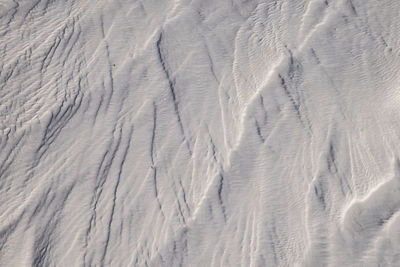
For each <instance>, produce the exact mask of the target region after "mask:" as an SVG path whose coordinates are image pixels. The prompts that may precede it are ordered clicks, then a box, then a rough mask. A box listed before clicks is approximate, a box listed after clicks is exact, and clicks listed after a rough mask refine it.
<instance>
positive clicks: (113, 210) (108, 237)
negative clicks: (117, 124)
mask: <svg viewBox="0 0 400 267" xmlns="http://www.w3.org/2000/svg"><path fill="white" fill-rule="evenodd" d="M132 134H133V127H131V129H130V132H129V136H128V138H127V146H126V148H125V150H124V152H123V155H122V160H121V163H120V166H119V172H118V177H117V181H116V183H115V186H114V190H113V204H112V207H111V214H110V220H109V222H108V229H107V239H106V244H105V246H104V252H103V255H102V258H101V265H102V266H104V260H105V257H106V255H107V250H108V245H109V243H110V236H111V225H112V222H113V219H114V214H115V206H116V203H117V193H118V188H119V185H120V182H121V175H122V170H123V168H124V164H125V161H126V157H127V155H128V152H129V148H130V145H131V139H132ZM121 139H122V128H121V129H120V140H121ZM118 147H119V144H118Z"/></svg>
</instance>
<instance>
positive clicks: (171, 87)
mask: <svg viewBox="0 0 400 267" xmlns="http://www.w3.org/2000/svg"><path fill="white" fill-rule="evenodd" d="M162 39H163V35H162V33H160V36H159V38H158V40H157V42H156V47H157V54H158V59H159V61H160V63H161V67H162V70H163V72H164V74H165V77H166V78H167V80H168V85H169V90H170V93H171V96H172V101H173V103H174V111H175V115H176V117H177V120H178V124H179V129H180V131H181V134H182V136H183V142H184V143H185V144H186V147H187V149H188V151H189V154H190V156H192V154H193V153H192V150H191V148H190V146H189V143H188V141H187V138H186V134H185V129H184V127H183V124H182V120H181V115H180V111H179V104H178V100H177V99H176V90H175V81H174V80H173V79H172V78H171V75H170V73H169V70H168V68H167V66H166V62H165V57H164V55H163V53H162V52H161V50H162Z"/></svg>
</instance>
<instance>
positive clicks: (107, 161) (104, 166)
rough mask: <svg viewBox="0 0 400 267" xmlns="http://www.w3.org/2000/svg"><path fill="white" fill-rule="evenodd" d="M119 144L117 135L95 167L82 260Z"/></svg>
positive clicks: (85, 255)
mask: <svg viewBox="0 0 400 267" xmlns="http://www.w3.org/2000/svg"><path fill="white" fill-rule="evenodd" d="M115 130H116V126H114V130H113V132H115ZM120 144H121V136H119V137H118V140H117V144H115V145H114V146H113V142H111V144H110V146H109V148H108V149H107V150H106V151H105V153H104V155H103V157H102V159H101V161H100V165H99V168H98V169H97V173H96V178H97V179H98V181H97V184H96V187H95V188H94V193H93V197H92V200H91V207H92V216H91V217H90V220H89V225H88V228H87V230H86V235H85V244H84V248H85V249H84V251H85V253H84V255H83V262H86V257H87V252H88V250H87V247H88V246H89V240H90V238H91V235H92V229H93V228H94V227H96V220H97V206H98V202H99V200H100V197H101V195H102V193H103V188H104V184H105V183H106V181H107V177H108V173H109V172H110V169H111V165H112V163H113V161H114V159H115V156H116V154H117V151H118V149H119V146H120Z"/></svg>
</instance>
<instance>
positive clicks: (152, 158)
mask: <svg viewBox="0 0 400 267" xmlns="http://www.w3.org/2000/svg"><path fill="white" fill-rule="evenodd" d="M156 127H157V106H156V103H154V102H153V131H152V135H151V143H150V159H151V164H152V168H154V141H155V138H156Z"/></svg>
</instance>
